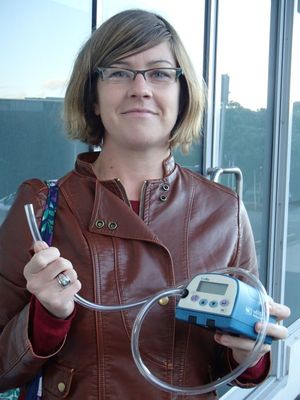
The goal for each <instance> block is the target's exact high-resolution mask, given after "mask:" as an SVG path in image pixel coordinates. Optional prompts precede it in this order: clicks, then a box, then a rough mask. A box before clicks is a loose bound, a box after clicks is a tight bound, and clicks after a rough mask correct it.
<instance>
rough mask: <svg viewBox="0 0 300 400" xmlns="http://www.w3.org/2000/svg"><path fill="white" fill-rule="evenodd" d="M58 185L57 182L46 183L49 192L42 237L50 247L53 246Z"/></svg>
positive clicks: (43, 218) (42, 225) (43, 219)
mask: <svg viewBox="0 0 300 400" xmlns="http://www.w3.org/2000/svg"><path fill="white" fill-rule="evenodd" d="M56 183H57V181H56V180H49V181H46V184H47V186H48V189H49V191H48V196H47V201H46V207H45V210H44V213H43V217H42V222H41V228H40V231H41V236H42V238H43V240H44V241H45V242H46V243H48V245H49V246H51V244H52V241H53V233H54V221H55V213H56V205H57V199H58V186H57V184H56Z"/></svg>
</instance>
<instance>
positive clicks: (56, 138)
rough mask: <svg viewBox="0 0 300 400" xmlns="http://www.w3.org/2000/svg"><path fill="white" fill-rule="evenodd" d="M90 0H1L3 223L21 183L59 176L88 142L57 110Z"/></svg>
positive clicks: (87, 21) (86, 27) (84, 33)
mask: <svg viewBox="0 0 300 400" xmlns="http://www.w3.org/2000/svg"><path fill="white" fill-rule="evenodd" d="M91 15H92V4H91V1H86V0H82V1H76V2H75V1H71V0H56V1H54V0H44V1H42V2H40V1H37V0H28V1H26V2H24V1H22V0H13V1H10V0H3V1H2V2H1V14H0V26H1V32H2V35H1V36H0V52H1V54H2V55H5V57H2V60H1V74H0V119H1V124H0V171H1V175H0V224H1V223H2V221H3V219H4V217H5V215H6V212H7V210H8V208H9V206H10V204H11V203H12V200H13V193H14V192H15V191H16V189H17V187H18V186H19V184H20V183H21V182H22V181H24V180H26V179H29V178H40V179H51V178H52V179H53V178H58V177H60V176H62V175H63V174H65V173H66V172H67V171H69V170H70V169H72V167H73V163H74V159H75V155H76V154H77V153H78V152H79V151H83V150H85V149H86V146H83V145H82V144H79V143H72V142H70V141H68V140H67V139H66V138H65V133H64V129H63V124H62V119H61V111H62V102H63V97H64V91H65V87H66V82H67V80H68V78H69V75H70V72H71V67H72V64H73V61H74V59H75V57H76V54H77V51H78V48H79V47H80V46H81V44H82V43H83V42H84V41H85V40H86V38H87V37H88V36H89V34H90V32H91Z"/></svg>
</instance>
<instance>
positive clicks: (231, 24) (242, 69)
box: [215, 0, 272, 283]
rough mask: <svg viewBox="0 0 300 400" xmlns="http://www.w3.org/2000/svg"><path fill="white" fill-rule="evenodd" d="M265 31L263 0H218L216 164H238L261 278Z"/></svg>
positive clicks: (266, 136) (266, 133) (267, 136)
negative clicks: (217, 145) (217, 139)
mask: <svg viewBox="0 0 300 400" xmlns="http://www.w3.org/2000/svg"><path fill="white" fill-rule="evenodd" d="M233 16H236V17H233ZM237 16H238V17H237ZM269 36H270V1H269V0H263V1H262V0H249V1H243V2H241V1H239V0H224V1H220V2H219V17H218V37H217V72H216V75H217V76H216V93H217V99H216V107H217V108H216V110H215V115H216V121H217V129H218V137H219V166H220V167H222V168H223V167H225V168H228V167H239V168H240V169H241V171H242V173H243V178H244V179H243V188H244V190H243V200H244V203H245V206H246V208H247V211H248V214H249V217H250V220H251V225H252V228H253V232H254V236H255V242H256V248H257V254H258V256H259V259H260V266H261V267H263V270H262V271H261V272H260V277H261V279H262V280H263V282H264V283H265V282H266V277H265V274H266V272H265V270H266V265H265V261H264V260H265V253H266V251H267V246H266V244H267V243H266V242H267V228H268V221H267V220H266V218H268V210H267V209H268V205H269V191H270V181H269V176H270V168H271V159H270V155H269V153H270V149H271V147H272V136H271V123H270V113H271V112H272V110H270V108H269V105H268V101H267V100H268V60H269ZM221 183H223V184H225V185H227V186H231V187H234V181H233V176H232V175H223V178H222V181H221ZM266 211H267V212H266Z"/></svg>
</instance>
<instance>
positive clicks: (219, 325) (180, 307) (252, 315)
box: [175, 273, 276, 344]
mask: <svg viewBox="0 0 300 400" xmlns="http://www.w3.org/2000/svg"><path fill="white" fill-rule="evenodd" d="M261 310H262V308H261V304H260V298H259V293H258V290H257V289H256V288H254V287H253V286H250V285H248V284H246V283H245V282H242V281H240V280H238V279H236V278H234V277H232V276H229V275H222V274H217V273H208V274H199V275H197V276H195V277H194V278H193V279H192V280H191V281H190V283H189V284H188V285H187V287H186V295H185V296H184V297H183V298H181V299H180V300H179V302H178V304H177V306H176V311H175V316H176V318H177V319H179V320H183V321H187V322H189V323H193V324H196V325H200V326H203V327H207V328H211V329H216V330H221V331H225V332H228V333H232V334H235V335H243V336H247V337H249V338H251V339H254V340H255V339H256V337H257V333H256V332H255V329H254V327H255V324H256V322H259V321H260V320H261V317H262V311H261ZM269 322H273V323H275V322H276V319H275V318H274V317H272V316H270V318H269ZM265 343H267V344H271V343H272V337H271V336H266V338H265Z"/></svg>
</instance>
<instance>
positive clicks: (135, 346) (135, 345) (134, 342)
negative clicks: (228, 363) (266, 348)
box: [131, 267, 269, 396]
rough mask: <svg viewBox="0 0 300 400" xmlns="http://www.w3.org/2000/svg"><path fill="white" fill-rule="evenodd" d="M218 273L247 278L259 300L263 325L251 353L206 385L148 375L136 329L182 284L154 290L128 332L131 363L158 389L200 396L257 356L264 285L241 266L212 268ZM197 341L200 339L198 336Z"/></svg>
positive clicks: (262, 334) (264, 312)
mask: <svg viewBox="0 0 300 400" xmlns="http://www.w3.org/2000/svg"><path fill="white" fill-rule="evenodd" d="M215 272H216V273H218V274H234V273H238V274H239V275H243V276H245V277H247V278H249V279H250V281H251V282H252V283H253V286H255V287H256V288H257V289H258V293H259V299H260V303H261V308H262V315H261V320H260V322H262V324H263V327H262V329H261V331H260V332H259V333H258V334H257V338H256V340H255V342H254V346H253V350H252V351H251V353H249V356H248V357H247V358H246V359H245V360H244V362H243V363H241V364H239V365H238V366H237V367H236V368H235V369H234V370H233V371H231V372H230V373H229V374H227V375H225V376H223V377H222V378H221V379H217V380H215V381H213V382H210V383H209V384H206V385H202V386H195V387H188V386H186V387H181V386H174V385H171V384H169V383H167V382H164V381H162V380H160V379H159V378H157V377H156V376H155V375H153V374H152V372H151V371H150V370H149V369H148V367H147V366H146V365H145V364H144V362H143V360H142V358H141V354H140V351H139V336H140V330H141V327H142V323H143V321H144V319H145V317H146V315H147V313H148V312H149V310H150V309H151V308H152V307H153V306H154V305H155V304H156V303H157V301H159V300H160V299H161V298H163V297H166V296H181V295H182V293H183V291H184V288H183V287H182V286H180V287H177V288H175V289H169V290H164V291H162V292H160V293H157V294H156V295H154V296H153V297H152V298H151V299H149V300H148V301H147V302H146V303H145V304H144V305H143V306H142V308H141V309H140V311H139V313H138V315H137V316H136V319H135V321H134V324H133V328H132V335H131V352H132V356H133V359H134V361H135V364H136V366H137V368H138V370H139V371H140V373H141V374H142V375H143V376H144V378H145V379H147V380H148V381H149V382H151V383H152V384H153V385H154V386H156V387H158V388H159V389H162V390H164V391H167V392H172V393H176V394H180V395H194V396H195V395H200V394H204V393H208V392H211V391H213V390H217V389H218V388H220V387H221V386H222V385H224V384H226V383H229V382H232V381H233V380H234V379H236V378H237V377H238V376H239V375H241V374H242V373H243V372H244V371H245V370H246V369H247V368H248V367H249V366H250V365H251V364H253V363H254V362H255V361H256V360H257V359H259V358H260V351H261V348H262V346H263V344H264V341H265V337H266V329H267V326H266V322H268V321H269V308H268V295H267V293H266V291H265V288H264V287H263V285H262V283H261V282H260V281H259V280H258V279H257V278H256V276H254V275H253V274H251V273H250V272H249V271H247V270H245V269H242V268H235V267H230V268H226V269H222V270H218V271H215ZM199 340H200V338H199Z"/></svg>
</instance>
